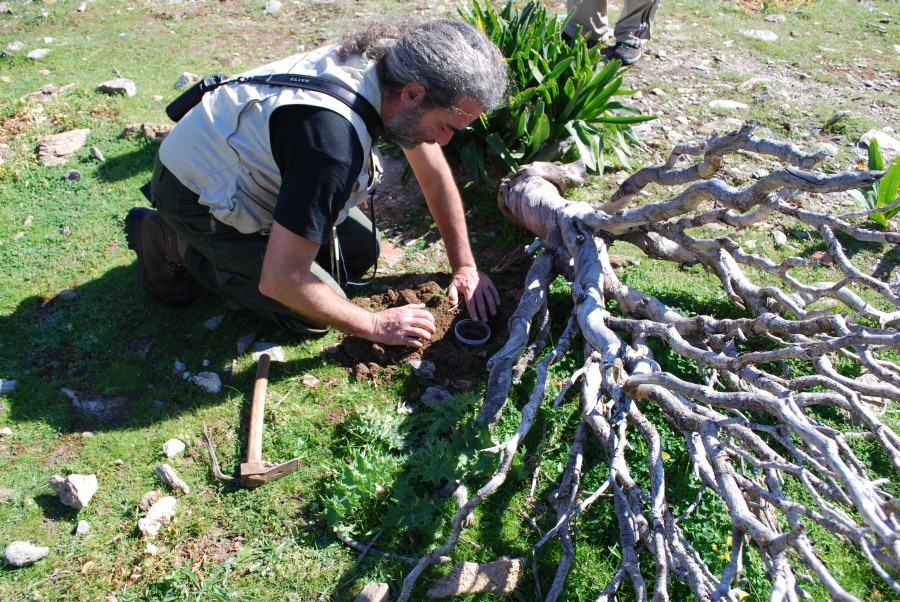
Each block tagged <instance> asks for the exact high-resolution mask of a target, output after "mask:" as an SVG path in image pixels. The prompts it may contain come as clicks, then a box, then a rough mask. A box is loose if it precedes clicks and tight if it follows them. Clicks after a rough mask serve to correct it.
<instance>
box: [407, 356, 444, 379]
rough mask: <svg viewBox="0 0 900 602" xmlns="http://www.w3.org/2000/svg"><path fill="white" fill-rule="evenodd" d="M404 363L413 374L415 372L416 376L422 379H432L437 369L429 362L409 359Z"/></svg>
mask: <svg viewBox="0 0 900 602" xmlns="http://www.w3.org/2000/svg"><path fill="white" fill-rule="evenodd" d="M406 363H407V364H408V365H409V367H410V368H412V369H413V372H415V373H416V375H417V376H420V377H422V378H434V373H435V370H436V369H437V367H436V366H435V365H434V362H430V361H428V360H420V359H411V360H409V361H408V362H406Z"/></svg>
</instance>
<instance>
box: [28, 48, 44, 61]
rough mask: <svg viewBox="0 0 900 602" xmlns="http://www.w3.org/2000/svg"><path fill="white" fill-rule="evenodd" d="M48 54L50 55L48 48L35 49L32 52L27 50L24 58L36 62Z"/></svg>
mask: <svg viewBox="0 0 900 602" xmlns="http://www.w3.org/2000/svg"><path fill="white" fill-rule="evenodd" d="M48 54H50V49H49V48H35V49H34V50H29V51H28V54H26V55H25V56H26V57H27V58H30V59H35V60H38V59H42V58H44V57H45V56H47V55H48Z"/></svg>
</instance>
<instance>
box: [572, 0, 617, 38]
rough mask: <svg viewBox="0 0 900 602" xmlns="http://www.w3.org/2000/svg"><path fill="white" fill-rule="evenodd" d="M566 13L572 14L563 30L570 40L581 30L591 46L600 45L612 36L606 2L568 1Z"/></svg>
mask: <svg viewBox="0 0 900 602" xmlns="http://www.w3.org/2000/svg"><path fill="white" fill-rule="evenodd" d="M573 9H574V10H575V12H574V13H572V10H573ZM566 11H567V12H569V13H572V17H571V18H570V19H569V21H568V23H566V26H565V28H564V29H563V36H564V37H565V36H568V39H569V40H571V39H573V38H574V37H575V34H576V33H577V32H578V30H579V28H580V29H581V33H582V34H583V35H584V36H586V37H587V40H588V44H590V45H594V44H599V43H601V42H603V41H604V40H606V38H608V37H609V36H610V31H609V19H608V18H607V16H606V0H566Z"/></svg>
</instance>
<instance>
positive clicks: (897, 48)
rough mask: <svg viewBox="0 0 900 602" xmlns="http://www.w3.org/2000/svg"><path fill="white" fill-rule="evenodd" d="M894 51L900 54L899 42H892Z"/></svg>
mask: <svg viewBox="0 0 900 602" xmlns="http://www.w3.org/2000/svg"><path fill="white" fill-rule="evenodd" d="M894 52H896V53H897V54H900V44H894Z"/></svg>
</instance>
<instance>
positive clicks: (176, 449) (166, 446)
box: [162, 439, 185, 458]
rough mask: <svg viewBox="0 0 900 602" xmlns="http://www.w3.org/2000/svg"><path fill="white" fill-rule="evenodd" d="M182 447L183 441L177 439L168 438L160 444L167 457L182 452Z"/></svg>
mask: <svg viewBox="0 0 900 602" xmlns="http://www.w3.org/2000/svg"><path fill="white" fill-rule="evenodd" d="M184 448H185V444H184V442H183V441H180V440H178V439H169V440H168V441H166V442H165V443H163V446H162V450H163V453H164V454H166V457H167V458H174V457H175V456H177V455H178V454H180V453H181V452H183V451H184Z"/></svg>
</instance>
